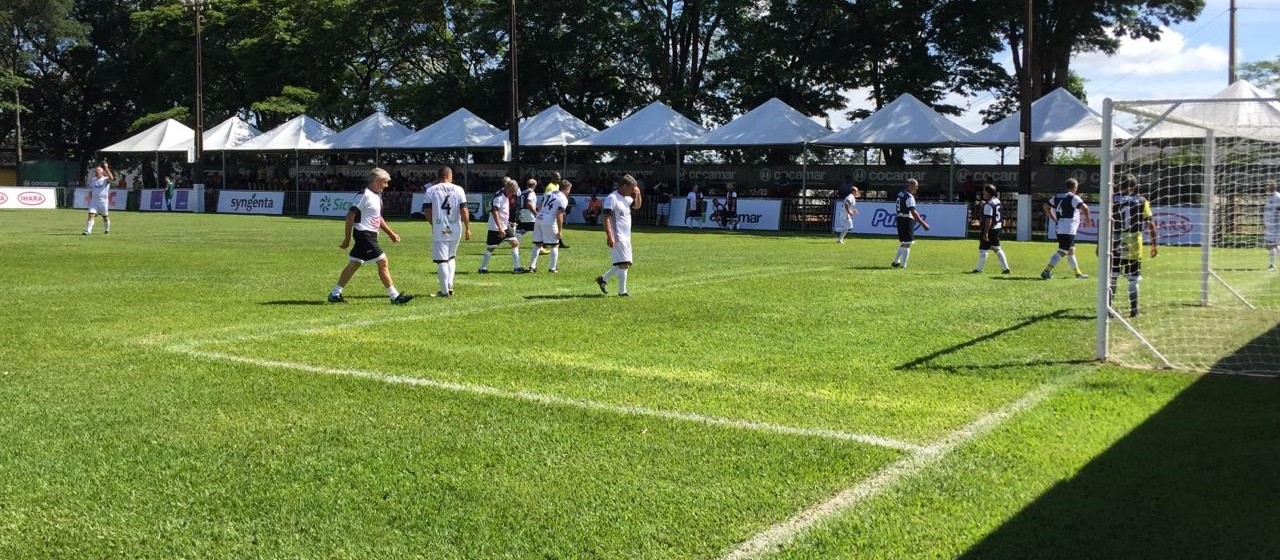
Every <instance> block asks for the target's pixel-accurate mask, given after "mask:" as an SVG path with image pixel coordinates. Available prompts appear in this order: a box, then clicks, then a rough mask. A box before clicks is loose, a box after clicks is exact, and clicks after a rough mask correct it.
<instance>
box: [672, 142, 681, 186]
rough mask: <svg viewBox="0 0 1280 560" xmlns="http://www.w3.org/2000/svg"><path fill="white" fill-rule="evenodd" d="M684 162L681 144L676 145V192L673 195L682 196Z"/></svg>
mask: <svg viewBox="0 0 1280 560" xmlns="http://www.w3.org/2000/svg"><path fill="white" fill-rule="evenodd" d="M683 162H684V158H681V157H680V145H679V144H677V145H676V192H674V193H672V194H671V196H680V164H681V163H683Z"/></svg>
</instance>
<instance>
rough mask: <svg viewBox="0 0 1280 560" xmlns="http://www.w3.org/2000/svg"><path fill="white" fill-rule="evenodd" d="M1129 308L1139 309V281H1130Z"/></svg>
mask: <svg viewBox="0 0 1280 560" xmlns="http://www.w3.org/2000/svg"><path fill="white" fill-rule="evenodd" d="M1129 309H1133V310H1136V309H1138V283H1137V282H1134V281H1133V280H1130V281H1129Z"/></svg>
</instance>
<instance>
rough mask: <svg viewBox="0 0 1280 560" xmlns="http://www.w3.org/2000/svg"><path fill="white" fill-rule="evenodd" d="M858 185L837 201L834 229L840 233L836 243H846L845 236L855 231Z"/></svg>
mask: <svg viewBox="0 0 1280 560" xmlns="http://www.w3.org/2000/svg"><path fill="white" fill-rule="evenodd" d="M857 205H858V187H851V189H850V191H849V194H847V195H845V197H844V198H842V199H840V200H839V201H837V202H836V209H835V213H836V217H835V224H834V226H835V227H834V228H833V229H834V230H835V232H836V233H838V234H840V236H839V237H838V238H836V243H844V236H846V235H848V234H849V232H851V231H853V217H854V216H857V215H858V209H857V208H855V206H857Z"/></svg>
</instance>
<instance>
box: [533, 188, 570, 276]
mask: <svg viewBox="0 0 1280 560" xmlns="http://www.w3.org/2000/svg"><path fill="white" fill-rule="evenodd" d="M572 190H573V183H570V182H568V181H561V182H560V189H559V190H555V191H551V192H549V193H547V194H546V195H545V196H543V197H542V208H541V209H539V210H538V221H537V222H536V223H535V224H534V227H533V244H534V246H535V247H538V248H539V249H541V248H542V247H547V248H549V249H551V268H549V269H547V271H548V272H560V268H559V267H560V232H562V231H564V216H565V213H566V212H568V210H569V193H570V192H571V191H572ZM537 271H538V252H537V251H534V253H533V259H532V260H530V261H529V272H537Z"/></svg>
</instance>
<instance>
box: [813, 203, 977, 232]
mask: <svg viewBox="0 0 1280 560" xmlns="http://www.w3.org/2000/svg"><path fill="white" fill-rule="evenodd" d="M831 204H832V208H835V202H834V201H833V202H832V203H831ZM855 208H857V209H858V215H857V216H854V217H853V232H854V233H860V234H868V235H892V236H895V237H896V236H897V235H898V205H897V204H895V203H893V202H859V203H858V205H857V206H856V207H855ZM916 211H917V212H919V213H920V217H921V218H924V221H926V222H928V223H929V231H925V229H924V228H922V227H920V224H916V229H915V231H916V235H917V236H920V237H964V236H965V225H966V223H965V222H966V221H967V220H968V214H967V210H966V208H965V205H964V204H929V203H925V204H919V205H917V206H916Z"/></svg>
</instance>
